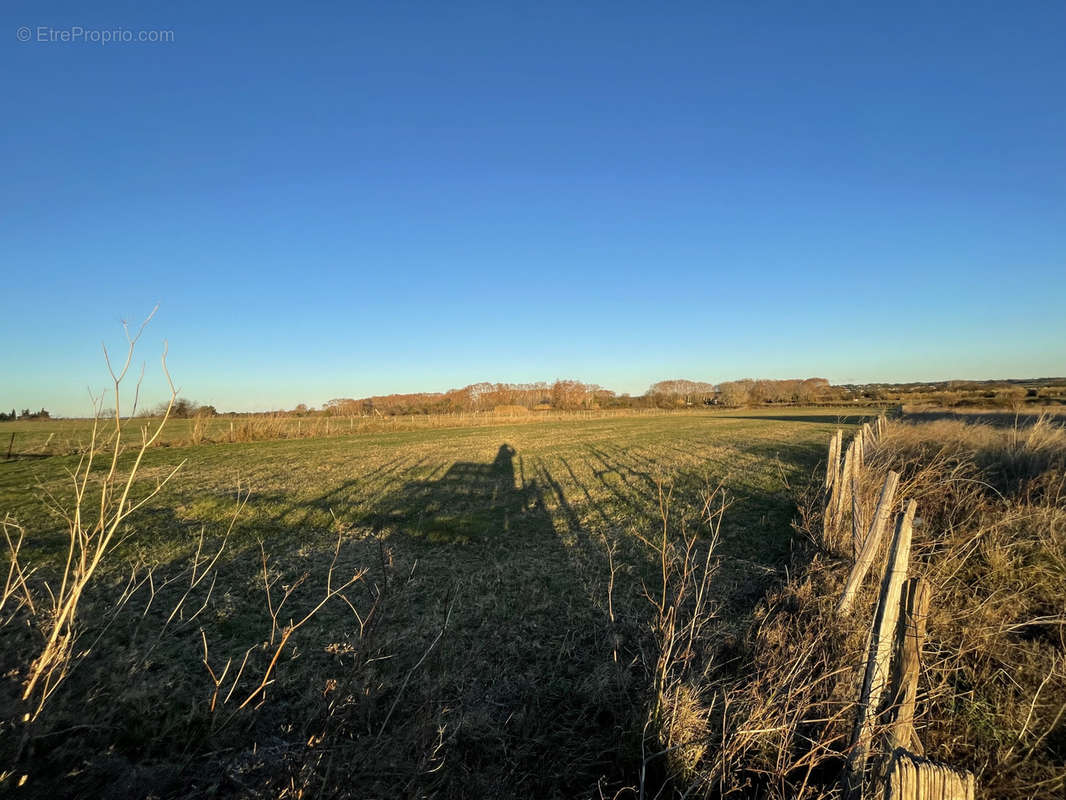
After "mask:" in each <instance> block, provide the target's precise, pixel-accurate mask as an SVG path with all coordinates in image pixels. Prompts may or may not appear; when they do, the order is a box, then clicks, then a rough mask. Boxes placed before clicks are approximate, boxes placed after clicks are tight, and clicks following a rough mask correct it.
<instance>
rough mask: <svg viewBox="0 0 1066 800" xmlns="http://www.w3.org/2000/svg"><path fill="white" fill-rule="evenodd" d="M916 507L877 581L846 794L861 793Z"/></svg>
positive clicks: (910, 508)
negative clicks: (877, 595) (878, 585)
mask: <svg viewBox="0 0 1066 800" xmlns="http://www.w3.org/2000/svg"><path fill="white" fill-rule="evenodd" d="M916 507H917V504H916V503H915V502H914V501H913V500H911V501H910V502H908V503H907V509H906V511H904V512H903V515H902V516H901V517H900V518H899V522H898V523H897V525H896V534H895V536H894V537H893V539H892V549H891V551H890V553H889V558H888V562H887V563H886V564H885V575H884V580H883V581H882V582H881V596H880V598H879V600H878V602H877V610H876V611H875V612H874V620H873V625H872V626H871V629H870V650H869V653H868V654H867V657H866V672H865V675H864V676H863V682H862V693H861V694H860V695H859V713H858V716H857V717H856V719H855V730H854V732H853V734H852V737H851V754H850V756H849V757H848V764H847V771H846V773H845V778H844V794H845V796H846V797H849V798H857V797H862V786H863V780H864V777H865V774H866V760H867V753H868V752H869V750H870V741H871V739H872V737H873V722H874V720H875V719H876V717H877V711H878V707H879V706H880V704H881V697H882V695H883V694H884V692H885V687H886V686H887V685H888V678H889V669H890V667H891V660H892V646H893V644H894V642H895V638H896V623H897V622H898V620H899V599H900V592H901V590H902V588H903V581H904V579H905V578H906V577H907V563H908V561H909V560H910V554H911V531H912V525H913V523H914V511H915V509H916Z"/></svg>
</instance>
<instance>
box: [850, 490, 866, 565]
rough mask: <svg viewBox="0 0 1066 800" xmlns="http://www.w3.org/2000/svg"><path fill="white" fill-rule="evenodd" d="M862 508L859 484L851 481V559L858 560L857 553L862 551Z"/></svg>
mask: <svg viewBox="0 0 1066 800" xmlns="http://www.w3.org/2000/svg"><path fill="white" fill-rule="evenodd" d="M862 529H863V524H862V508H861V507H860V505H859V482H858V480H856V479H855V478H852V479H851V549H852V558H854V559H855V560H856V561H858V560H859V551H860V550H862V541H863V535H862Z"/></svg>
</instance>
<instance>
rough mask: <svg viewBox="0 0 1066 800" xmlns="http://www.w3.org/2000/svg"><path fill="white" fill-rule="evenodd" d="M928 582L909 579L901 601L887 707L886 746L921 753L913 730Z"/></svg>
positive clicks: (927, 603) (919, 579)
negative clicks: (890, 691) (891, 689)
mask: <svg viewBox="0 0 1066 800" xmlns="http://www.w3.org/2000/svg"><path fill="white" fill-rule="evenodd" d="M930 595H931V591H930V589H929V583H928V582H927V581H926V580H925V579H924V578H909V579H908V580H907V583H906V585H905V586H904V588H903V597H902V599H901V600H900V619H899V631H898V633H897V637H896V666H895V669H894V670H893V675H892V684H893V694H892V704H891V706H890V707H889V712H888V714H889V729H888V746H889V748H891V749H893V750H895V749H896V748H900V747H902V748H906V749H907V750H910V751H911V752H912V753H917V754H918V755H922V754H923V752H924V751H923V749H922V743H921V742H920V741H919V740H918V735H917V733H915V730H914V702H915V699H916V698H917V696H918V672H919V669H920V667H921V654H922V645H923V644H924V642H925V621H926V619H927V618H928V617H929V598H930Z"/></svg>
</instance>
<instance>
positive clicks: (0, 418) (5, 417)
mask: <svg viewBox="0 0 1066 800" xmlns="http://www.w3.org/2000/svg"><path fill="white" fill-rule="evenodd" d="M51 418H52V415H51V414H49V413H48V412H47V411H45V410H44V409H43V408H42V409H41V410H40V411H30V410H29V409H28V408H24V409H22V413H21V414H16V413H15V409H11V413H10V414H5V413H3V412H2V411H0V422H11V421H12V420H16V419H51Z"/></svg>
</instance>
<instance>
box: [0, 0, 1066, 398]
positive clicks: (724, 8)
mask: <svg viewBox="0 0 1066 800" xmlns="http://www.w3.org/2000/svg"><path fill="white" fill-rule="evenodd" d="M869 5H870V4H867V3H847V2H834V3H793V2H781V3H767V2H722V3H709V2H698V3H666V4H659V3H628V2H617V0H616V1H614V2H609V3H607V2H605V3H574V2H559V3H555V2H537V3H527V4H515V3H502V2H497V1H496V0H493V2H485V3H477V4H470V3H464V2H448V3H429V2H419V3H407V2H374V3H331V4H325V3H312V4H300V3H284V4H282V3H267V2H254V3H251V2H248V3H237V2H234V3H174V2H166V3H161V2H160V3H156V2H129V3H113V2H94V3H84V2H71V3H54V2H47V0H44V2H8V3H5V4H4V8H3V10H2V11H0V16H2V18H3V26H2V29H0V35H2V41H3V45H2V46H0V75H2V78H0V80H2V81H3V87H4V92H3V98H4V110H3V125H2V126H0V142H2V148H0V152H2V154H3V167H4V169H3V180H2V183H0V185H2V187H3V188H2V197H0V254H2V262H3V278H2V286H0V337H2V341H3V347H2V351H0V406H10V405H16V406H18V407H19V408H22V407H23V406H33V407H35V408H36V407H40V406H42V405H43V406H46V407H48V408H49V409H52V410H54V411H56V412H58V413H63V414H75V413H82V412H84V411H85V410H86V409H87V408H88V403H87V401H86V400H85V397H86V395H85V388H86V386H92V387H94V388H102V387H103V386H104V385H105V381H104V378H105V377H106V376H105V373H104V371H103V363H102V360H101V358H100V355H99V345H100V341H101V340H102V339H106V340H107V341H109V342H111V343H117V342H118V341H120V339H121V330H120V328H119V321H120V320H121V319H123V318H129V319H131V320H132V319H135V318H140V317H142V316H143V315H144V314H146V313H147V312H148V311H149V310H150V309H151V308H152V306H153V305H154V304H156V303H159V304H160V311H159V314H158V316H157V318H156V320H155V321H154V322H153V324H152V326H151V327H150V329H149V331H148V333H147V334H146V337H145V340H144V348H143V349H142V355H143V356H144V357H145V358H148V359H149V361H150V363H153V362H154V361H155V359H156V357H157V354H158V351H159V348H160V345H161V342H162V340H163V338H166V339H168V340H169V342H170V349H171V367H172V371H173V373H174V375H175V378H176V380H177V382H178V383H179V385H180V386H181V388H182V392H183V394H185V395H187V396H189V397H191V398H192V399H194V400H198V401H201V402H210V403H213V404H215V405H216V406H217V407H219V408H220V409H258V408H276V407H283V406H284V407H291V406H292V405H294V404H296V403H299V402H306V403H308V404H312V405H317V404H320V403H322V402H324V401H326V400H328V399H330V398H332V397H344V396H349V397H355V396H363V395H368V394H377V393H385V392H390V391H416V390H442V389H447V388H449V387H452V386H462V385H464V384H467V383H471V382H473V381H478V380H494V381H495V380H500V381H526V380H551V379H554V378H557V377H575V378H579V379H583V380H586V381H592V382H597V383H601V384H603V385H605V386H608V387H610V388H613V389H616V390H619V391H630V392H634V393H640V392H643V391H644V390H645V389H646V387H647V386H648V384H650V383H651V382H653V381H655V380H659V379H663V378H673V377H687V378H693V379H701V380H710V381H715V382H717V381H721V380H727V379H731V378H738V377H745V376H752V377H792V376H808V375H818V376H823V377H826V378H829V379H830V380H832V381H834V382H852V381H868V380H911V379H918V380H924V379H937V378H949V377H955V378H982V377H1007V376H1014V377H1022V376H1037V375H1049V374H1054V375H1062V374H1064V373H1066V83H1064V76H1066V44H1064V42H1066V4H1064V3H1062V2H1060V1H1059V0H1055V2H1030V1H1029V0H1026V2H1021V3H1006V2H987V3H986V2H958V3H935V4H930V3H924V2H923V3H913V4H912V3H901V2H892V3H884V4H883V7H882V8H880V9H871V8H869V7H868V6H869ZM20 26H26V27H27V28H28V29H30V32H31V33H32V39H31V41H29V42H21V41H19V40H18V37H19V28H20ZM73 26H81V27H82V28H83V29H84V30H86V31H88V30H112V31H113V30H115V29H118V30H120V31H122V30H125V31H131V32H132V35H133V36H137V35H138V32H139V31H141V30H170V31H173V41H172V42H169V43H137V42H131V43H110V44H101V43H93V42H84V41H81V42H62V41H52V42H48V41H45V42H42V41H38V38H39V35H40V30H39V29H41V28H45V29H46V30H45V32H44V35H45V37H46V38H47V37H48V36H52V35H58V34H53V33H49V32H48V30H52V31H59V32H62V31H64V30H68V29H70V28H71V27H73ZM85 36H88V34H85ZM150 391H151V393H152V394H151V397H150V399H158V384H157V383H153V384H151V389H150Z"/></svg>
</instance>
